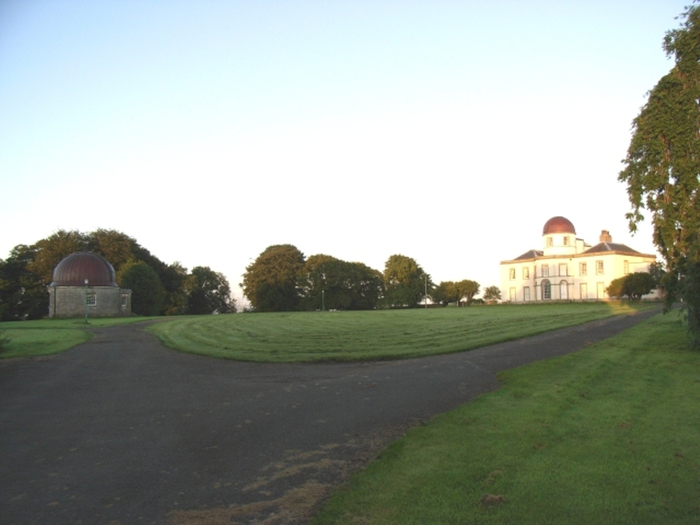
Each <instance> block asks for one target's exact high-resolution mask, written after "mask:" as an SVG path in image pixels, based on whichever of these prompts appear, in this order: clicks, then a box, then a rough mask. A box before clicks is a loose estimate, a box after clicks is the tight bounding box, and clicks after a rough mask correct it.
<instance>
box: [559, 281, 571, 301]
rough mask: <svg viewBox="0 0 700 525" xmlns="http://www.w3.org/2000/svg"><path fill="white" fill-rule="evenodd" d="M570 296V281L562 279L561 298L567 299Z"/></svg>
mask: <svg viewBox="0 0 700 525" xmlns="http://www.w3.org/2000/svg"><path fill="white" fill-rule="evenodd" d="M568 298H569V283H567V282H566V281H562V282H560V283H559V299H561V300H562V301H566V300H567V299H568Z"/></svg>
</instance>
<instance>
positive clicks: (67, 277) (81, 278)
mask: <svg viewBox="0 0 700 525" xmlns="http://www.w3.org/2000/svg"><path fill="white" fill-rule="evenodd" d="M85 279H87V280H88V284H89V285H90V286H117V278H116V274H115V273H114V268H113V267H112V265H111V264H109V261H107V259H105V258H104V257H102V256H100V255H97V254H96V253H92V252H76V253H73V254H71V255H69V256H68V257H66V258H65V259H63V260H62V261H61V262H60V263H58V264H57V265H56V268H54V271H53V282H52V283H51V286H85Z"/></svg>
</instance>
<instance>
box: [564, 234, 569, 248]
mask: <svg viewBox="0 0 700 525" xmlns="http://www.w3.org/2000/svg"><path fill="white" fill-rule="evenodd" d="M568 245H569V236H568V235H565V236H564V246H568Z"/></svg>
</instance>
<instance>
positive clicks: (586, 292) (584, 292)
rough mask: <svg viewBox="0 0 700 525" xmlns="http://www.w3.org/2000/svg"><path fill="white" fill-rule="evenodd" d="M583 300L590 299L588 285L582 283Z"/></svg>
mask: <svg viewBox="0 0 700 525" xmlns="http://www.w3.org/2000/svg"><path fill="white" fill-rule="evenodd" d="M581 299H588V283H581Z"/></svg>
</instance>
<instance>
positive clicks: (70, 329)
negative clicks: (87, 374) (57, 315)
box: [0, 317, 157, 359]
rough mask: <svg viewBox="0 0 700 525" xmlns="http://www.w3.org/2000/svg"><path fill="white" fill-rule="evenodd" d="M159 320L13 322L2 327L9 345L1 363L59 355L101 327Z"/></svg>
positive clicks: (122, 318)
mask: <svg viewBox="0 0 700 525" xmlns="http://www.w3.org/2000/svg"><path fill="white" fill-rule="evenodd" d="M149 319H157V318H156V317H118V318H109V319H90V321H89V324H87V325H86V324H85V321H84V320H83V319H43V320H40V321H13V322H5V323H0V328H1V329H2V330H3V331H4V332H3V333H2V334H1V335H4V336H6V337H8V338H9V340H10V343H9V344H8V345H7V347H6V348H3V350H2V351H0V359H6V358H10V357H37V356H40V355H47V354H56V353H58V352H63V351H64V350H68V349H69V348H72V347H74V346H75V345H78V344H80V343H84V342H85V341H87V340H88V339H90V338H91V337H92V334H90V332H87V331H86V329H89V328H92V327H98V326H112V325H115V324H124V323H136V322H139V321H147V320H149Z"/></svg>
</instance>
